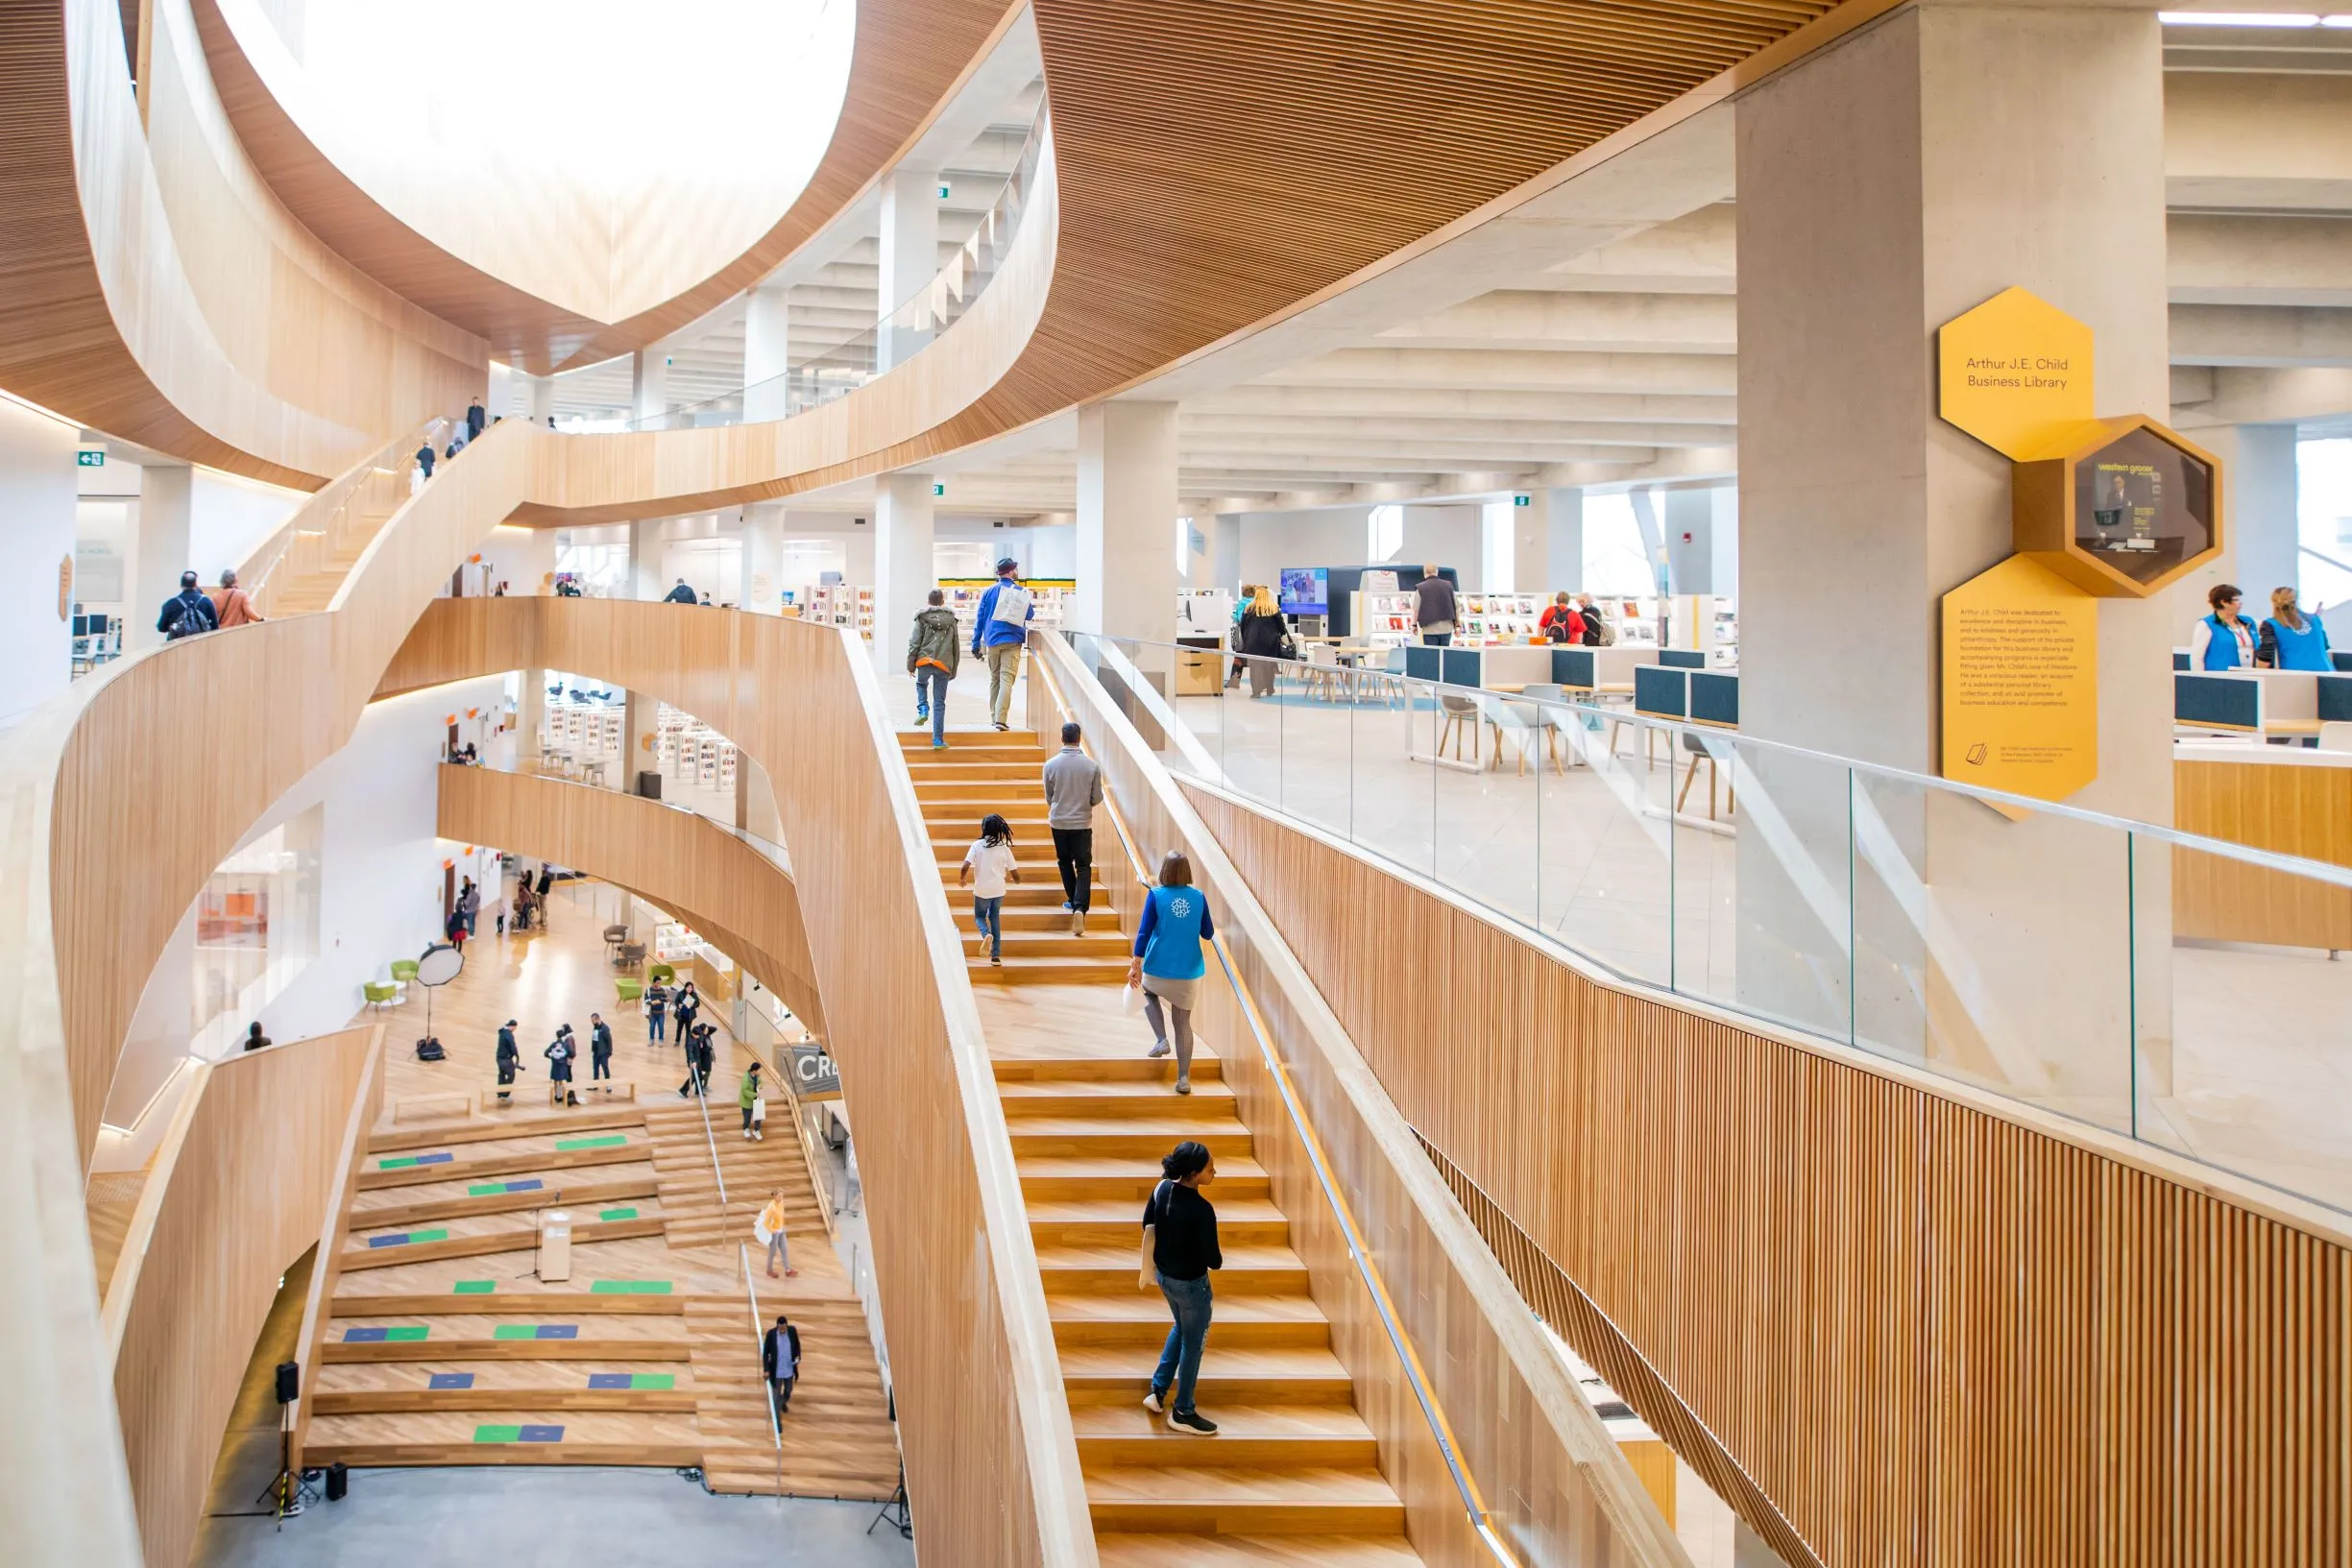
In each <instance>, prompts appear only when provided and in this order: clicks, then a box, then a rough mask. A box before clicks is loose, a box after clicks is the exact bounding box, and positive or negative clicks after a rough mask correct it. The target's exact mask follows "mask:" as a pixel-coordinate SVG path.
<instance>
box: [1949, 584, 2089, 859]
mask: <svg viewBox="0 0 2352 1568" xmlns="http://www.w3.org/2000/svg"><path fill="white" fill-rule="evenodd" d="M1943 775H1944V777H1945V778H1947V779H1953V780H1957V781H1959V782H1960V783H1963V784H1980V785H1982V786H1983V787H1985V788H1987V789H2000V790H2006V791H2007V792H2009V793H2010V794H2013V795H2030V796H2032V797H2033V798H2034V799H2036V800H2046V801H2056V800H2064V799H2066V797H2067V796H2069V795H2072V794H2073V793H2074V792H2075V791H2076V790H2078V789H2080V788H2081V787H2082V786H2083V785H2085V784H2089V783H2090V782H2091V781H2092V780H2093V779H2096V778H2097V777H2098V601H2097V599H2095V598H2093V597H2091V595H2089V594H2088V593H2085V592H2084V591H2082V590H2081V589H2079V588H2076V587H2075V586H2074V585H2073V583H2070V582H2068V581H2067V580H2066V579H2065V578H2063V577H2061V576H2059V575H2058V574H2057V573H2056V572H2054V571H2051V570H2050V569H2049V567H2045V566H2043V565H2042V564H2041V563H2040V562H2038V561H2035V560H2033V559H2031V558H2030V557H2026V556H2020V555H2013V556H2011V557H2010V558H2009V559H2008V560H2006V561H2003V562H2002V563H2001V564H2000V566H1998V567H1994V568H1993V569H1992V570H1990V571H1986V572H1982V573H1979V574H1978V575H1977V576H1976V577H1973V578H1971V579H1970V580H1969V581H1967V582H1965V583H1962V584H1961V585H1960V586H1959V587H1958V588H1955V589H1953V590H1952V591H1951V592H1949V593H1947V594H1945V595H1944V754H1943ZM1996 809H2000V810H2002V814H2003V815H2006V816H2010V817H2017V816H2022V815H2024V814H2025V813H2024V812H2022V811H2013V810H2006V809H2003V808H1996Z"/></svg>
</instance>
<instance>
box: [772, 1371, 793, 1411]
mask: <svg viewBox="0 0 2352 1568" xmlns="http://www.w3.org/2000/svg"><path fill="white" fill-rule="evenodd" d="M767 1381H768V1382H769V1383H771V1384H773V1385H775V1388H776V1413H777V1414H778V1415H782V1414H784V1413H785V1412H786V1411H789V1410H790V1409H791V1408H792V1385H793V1384H795V1383H798V1382H799V1381H800V1378H799V1377H798V1375H794V1376H791V1377H783V1378H769V1379H768V1380H767Z"/></svg>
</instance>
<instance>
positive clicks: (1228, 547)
mask: <svg viewBox="0 0 2352 1568" xmlns="http://www.w3.org/2000/svg"><path fill="white" fill-rule="evenodd" d="M1209 551H1210V563H1209V579H1208V581H1207V582H1205V583H1195V584H1194V585H1193V586H1194V587H1195V588H1222V589H1224V591H1226V592H1227V593H1230V592H1232V591H1234V590H1235V589H1236V588H1238V587H1239V586H1240V585H1241V580H1242V519H1241V514H1240V513H1238V512H1221V513H1219V514H1218V515H1217V517H1216V518H1215V519H1213V523H1212V526H1211V528H1210V532H1209Z"/></svg>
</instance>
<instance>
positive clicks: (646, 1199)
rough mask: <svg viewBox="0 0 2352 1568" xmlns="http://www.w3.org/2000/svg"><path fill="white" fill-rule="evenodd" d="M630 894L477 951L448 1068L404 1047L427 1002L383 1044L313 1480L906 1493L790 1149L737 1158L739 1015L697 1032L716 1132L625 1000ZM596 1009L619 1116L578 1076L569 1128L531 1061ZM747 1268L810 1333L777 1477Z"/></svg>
mask: <svg viewBox="0 0 2352 1568" xmlns="http://www.w3.org/2000/svg"><path fill="white" fill-rule="evenodd" d="M614 896H615V895H614V893H613V890H611V889H608V888H602V887H599V886H596V885H594V884H586V885H579V886H570V887H567V888H565V889H564V890H562V891H560V892H559V893H558V895H557V897H556V899H555V900H554V907H553V910H552V919H551V922H550V927H549V929H547V930H545V931H541V932H535V933H533V934H531V935H528V936H507V937H498V936H496V935H485V936H484V937H483V938H482V939H480V940H479V941H477V942H475V943H473V944H472V945H471V947H470V951H469V953H468V955H467V964H466V972H465V973H464V974H463V975H462V976H460V977H458V978H457V979H456V980H455V981H453V982H451V983H450V984H449V985H448V986H446V987H444V988H443V989H442V990H441V991H440V993H439V994H438V995H436V997H435V998H434V1002H433V1032H434V1033H435V1035H436V1036H438V1037H439V1038H440V1040H441V1041H442V1043H443V1046H444V1047H445V1049H447V1050H448V1051H449V1059H448V1060H447V1061H444V1062H436V1063H427V1062H420V1061H418V1060H417V1059H416V1057H415V1053H414V1051H413V1050H412V1049H408V1047H407V1043H408V1042H412V1041H413V1040H415V1038H416V1037H417V1036H418V1035H420V1034H422V1033H423V1032H424V1031H423V1023H424V1020H423V1009H422V1006H421V1004H420V1003H417V1002H410V1003H408V1004H406V1005H404V1006H403V1007H401V1008H399V1009H395V1010H394V1011H395V1013H396V1015H397V1016H395V1017H394V1018H392V1019H390V1020H388V1023H389V1025H390V1028H389V1029H388V1031H387V1032H388V1034H389V1035H390V1037H391V1038H392V1040H393V1041H394V1042H395V1045H394V1046H393V1047H392V1048H390V1049H391V1050H392V1059H391V1062H390V1063H389V1067H388V1073H387V1084H388V1093H387V1095H386V1098H385V1109H384V1114H383V1116H382V1117H381V1118H380V1119H379V1120H378V1122H377V1123H376V1128H375V1130H374V1133H373V1136H372V1138H371V1141H370V1146H369V1150H368V1157H367V1160H366V1163H365V1166H364V1168H363V1170H362V1173H361V1176H360V1180H359V1183H358V1187H357V1191H356V1192H355V1193H354V1194H353V1196H352V1205H351V1209H350V1212H349V1221H350V1233H349V1236H348V1237H347V1239H346V1240H345V1242H344V1245H343V1250H342V1258H343V1274H342V1277H341V1279H340V1280H339V1281H338V1283H337V1286H336V1291H335V1297H334V1308H333V1316H332V1320H331V1322H330V1323H329V1324H328V1328H327V1347H326V1353H325V1356H324V1357H323V1361H324V1364H323V1366H322V1367H321V1370H320V1374H319V1376H318V1378H317V1379H316V1380H315V1381H316V1387H317V1401H318V1402H317V1406H316V1410H315V1414H314V1417H313V1420H312V1422H311V1428H310V1456H311V1462H313V1463H318V1464H327V1463H331V1462H333V1461H335V1460H337V1459H341V1460H343V1461H345V1462H347V1463H350V1464H353V1465H384V1464H454V1465H472V1464H631V1465H661V1466H676V1467H687V1466H692V1467H699V1468H700V1469H701V1470H702V1471H703V1475H704V1479H705V1481H706V1482H707V1483H708V1484H710V1486H711V1487H712V1488H713V1489H714V1490H717V1491H734V1492H761V1493H772V1492H775V1491H777V1490H779V1489H780V1488H781V1490H783V1491H784V1492H786V1493H788V1494H790V1495H795V1496H813V1497H847V1498H860V1499H870V1500H877V1501H879V1500H880V1499H882V1498H885V1497H886V1496H888V1495H889V1493H890V1491H891V1489H892V1488H893V1487H894V1486H896V1485H897V1484H898V1451H897V1443H896V1437H895V1435H894V1434H893V1432H892V1430H891V1426H890V1420H889V1412H888V1408H887V1406H886V1404H885V1399H884V1396H883V1392H882V1381H881V1371H880V1368H879V1365H878V1364H877V1362H876V1360H875V1356H874V1351H873V1346H872V1343H871V1341H870V1339H868V1338H867V1334H866V1328H865V1320H864V1316H863V1314H862V1310H861V1307H860V1305H859V1303H858V1301H857V1299H856V1297H855V1295H854V1294H852V1292H851V1290H850V1286H849V1281H848V1278H847V1276H846V1275H845V1274H844V1272H843V1270H842V1267H841V1265H840V1262H839V1260H838V1258H837V1256H836V1254H835V1252H834V1249H833V1246H832V1244H831V1242H830V1239H829V1235H828V1231H827V1226H826V1216H825V1214H824V1213H823V1210H822V1207H821V1205H820V1202H819V1200H818V1198H817V1197H816V1195H815V1192H814V1189H813V1186H812V1183H811V1181H810V1177H809V1172H808V1167H807V1164H806V1160H805V1157H804V1155H803V1153H802V1150H801V1146H800V1145H799V1143H798V1142H797V1140H796V1137H795V1133H794V1130H793V1128H792V1126H791V1124H790V1122H789V1121H788V1118H787V1117H786V1116H785V1115H784V1114H783V1113H782V1112H781V1109H779V1111H778V1114H777V1116H776V1118H775V1119H774V1120H772V1121H771V1122H769V1124H768V1127H767V1130H766V1136H765V1137H764V1139H763V1140H762V1141H760V1142H757V1143H752V1142H747V1141H745V1140H744V1138H743V1136H742V1132H741V1119H740V1114H739V1113H738V1111H737V1109H736V1093H735V1086H736V1082H737V1077H738V1075H739V1073H740V1070H741V1068H742V1066H743V1064H744V1063H746V1062H747V1061H749V1060H751V1059H752V1058H753V1057H754V1055H755V1053H754V1052H752V1051H750V1050H749V1049H747V1048H745V1047H743V1046H741V1045H740V1044H738V1043H737V1042H736V1041H734V1040H733V1039H732V1038H731V1037H730V1036H729V1035H728V1034H727V1032H726V1019H725V1017H724V1013H725V1009H724V1008H711V1009H708V1010H706V1012H705V1014H704V1017H705V1018H706V1020H708V1021H709V1022H712V1023H715V1024H717V1025H719V1026H720V1029H721V1033H720V1036H719V1063H718V1067H717V1070H716V1071H715V1073H714V1075H713V1079H712V1091H713V1094H714V1097H715V1098H714V1100H713V1102H712V1104H711V1106H710V1112H711V1119H710V1122H709V1123H708V1126H707V1128H706V1124H705V1122H704V1119H703V1107H702V1105H701V1102H699V1101H698V1100H694V1099H691V1098H681V1097H680V1096H679V1095H678V1093H677V1090H678V1084H679V1082H680V1080H681V1079H682V1078H683V1077H684V1076H685V1069H684V1064H683V1058H682V1056H681V1054H680V1053H679V1051H678V1049H677V1048H676V1047H675V1046H674V1044H656V1043H652V1042H649V1041H648V1040H647V1039H646V1036H645V1025H644V1022H643V1018H642V1017H640V1016H639V1014H638V1013H637V1011H636V1009H634V1008H625V1009H624V1008H622V1007H620V1006H619V1005H618V1004H617V1003H616V1001H615V1000H614V999H615V990H614V986H613V977H614V976H615V974H616V973H617V972H616V971H615V970H614V969H613V968H612V967H611V965H610V964H609V963H608V962H607V961H606V958H605V950H604V946H603V942H602V939H601V934H600V933H601V931H602V928H603V925H604V923H605V911H603V910H600V909H599V908H598V907H597V904H598V902H599V901H600V900H601V901H604V902H605V903H607V904H608V905H609V902H610V901H611V900H612V899H613V898H614ZM592 1011H596V1012H601V1013H603V1015H604V1017H605V1021H606V1022H607V1023H609V1024H611V1025H613V1030H614V1042H615V1049H614V1055H613V1070H614V1078H613V1080H612V1081H613V1083H614V1085H615V1088H616V1090H617V1091H618V1092H617V1093H615V1094H613V1095H611V1096H609V1097H608V1096H606V1095H605V1094H603V1093H602V1092H600V1087H599V1086H598V1085H596V1084H594V1083H593V1082H592V1081H591V1080H589V1079H588V1078H587V1076H586V1073H587V1064H586V1063H585V1062H582V1063H580V1064H579V1069H578V1070H579V1073H580V1074H581V1076H580V1078H579V1080H578V1081H577V1082H576V1083H575V1085H574V1087H575V1089H576V1090H578V1091H579V1092H580V1100H581V1103H580V1105H579V1106H578V1107H577V1108H576V1109H575V1108H570V1107H560V1108H559V1107H555V1106H553V1105H551V1104H550V1101H549V1097H548V1092H547V1082H546V1072H545V1068H546V1062H545V1060H544V1059H543V1058H542V1057H541V1056H540V1054H539V1053H540V1050H541V1049H542V1048H543V1047H544V1046H545V1044H546V1042H547V1041H548V1040H549V1039H551V1038H553V1036H554V1032H555V1027H556V1025H558V1024H563V1023H569V1024H570V1025H572V1027H573V1029H574V1031H575V1032H577V1033H578V1034H579V1035H580V1036H582V1037H583V1038H585V1037H586V1035H587V1033H588V1029H589V1014H590V1013H591V1012H592ZM508 1018H513V1019H516V1020H517V1021H518V1024H519V1026H518V1029H517V1035H518V1037H519V1038H520V1040H521V1043H522V1049H523V1060H524V1064H525V1068H526V1072H525V1075H524V1076H523V1077H522V1079H521V1081H520V1082H519V1083H518V1084H517V1085H516V1087H515V1090H514V1099H513V1102H512V1103H511V1104H509V1105H506V1106H503V1107H501V1106H498V1105H497V1104H496V1103H495V1102H493V1103H491V1104H489V1105H487V1106H485V1105H484V1103H483V1099H484V1094H485V1092H486V1091H488V1090H490V1089H491V1088H492V1087H493V1085H494V1083H495V1076H496V1074H495V1072H494V1070H493V1062H494V1060H495V1050H496V1042H497V1026H498V1025H500V1024H501V1023H503V1022H505V1020H507V1019H508ZM764 1065H766V1066H767V1067H769V1068H770V1069H771V1070H772V1067H773V1064H772V1063H767V1064H764ZM769 1075H770V1076H771V1077H772V1071H771V1073H770V1074H769ZM457 1095H463V1096H467V1097H469V1098H471V1100H472V1102H473V1110H472V1111H471V1113H470V1114H469V1115H467V1116H466V1117H463V1118H451V1117H429V1118H424V1119H419V1118H417V1117H416V1116H415V1115H414V1114H413V1113H415V1112H416V1111H417V1110H419V1109H420V1108H421V1107H429V1106H430V1105H431V1103H432V1102H433V1100H434V1099H435V1098H443V1099H447V1098H449V1097H451V1096H457ZM403 1101H406V1102H408V1103H407V1105H406V1107H405V1110H406V1112H407V1113H409V1114H407V1115H403V1103H402V1102H403ZM771 1104H773V1105H775V1106H777V1107H779V1108H780V1107H781V1106H782V1104H783V1101H782V1098H781V1097H777V1098H774V1099H773V1100H771ZM714 1146H715V1147H716V1150H717V1152H718V1155H719V1161H720V1171H721V1173H722V1175H723V1179H724V1183H725V1200H724V1201H723V1202H722V1201H721V1198H720V1186H719V1180H720V1178H719V1177H715V1176H714V1173H713V1170H712V1151H713V1148H714ZM777 1189H782V1190H783V1191H784V1193H785V1194H786V1208H787V1212H788V1216H789V1222H788V1227H787V1229H788V1235H789V1236H790V1238H791V1243H792V1262H793V1264H794V1266H796V1267H797V1268H798V1270H799V1272H798V1275H797V1277H794V1278H790V1279H785V1278H775V1279H771V1278H769V1277H767V1276H766V1274H765V1273H764V1272H763V1271H761V1270H762V1266H763V1263H764V1260H763V1258H762V1257H761V1255H760V1253H759V1251H758V1249H757V1247H756V1243H754V1242H753V1241H752V1220H753V1217H754V1216H755V1215H756V1214H757V1213H758V1211H759V1209H760V1208H761V1206H762V1205H763V1204H764V1203H765V1201H766V1199H767V1195H768V1194H769V1193H770V1192H773V1191H775V1190H777ZM558 1204H560V1205H562V1206H563V1207H564V1208H565V1210H566V1211H567V1212H569V1213H570V1215H571V1218H572V1235H573V1244H572V1250H571V1269H570V1278H569V1279H568V1280H564V1281H561V1282H546V1281H542V1280H541V1279H540V1278H539V1277H538V1274H537V1268H538V1265H539V1257H538V1253H537V1251H536V1244H535V1243H536V1236H537V1226H538V1222H539V1216H540V1212H541V1211H542V1210H543V1209H545V1208H548V1207H553V1206H555V1205H558ZM746 1245H749V1246H752V1247H753V1255H752V1259H751V1262H752V1267H753V1269H754V1272H755V1278H754V1284H755V1285H756V1286H757V1289H758V1293H759V1304H760V1308H761V1310H762V1316H763V1318H764V1320H765V1321H768V1322H772V1321H773V1320H774V1318H775V1317H776V1316H777V1315H780V1314H781V1315H788V1316H790V1317H791V1319H792V1321H793V1322H794V1324H795V1325H796V1326H797V1327H798V1328H799V1329H800V1334H801V1345H802V1357H803V1360H802V1376H801V1382H800V1385H799V1387H798V1388H797V1389H796V1391H795V1392H794V1395H793V1400H792V1408H791V1410H790V1411H789V1413H788V1414H787V1415H786V1416H785V1417H784V1421H783V1444H782V1449H781V1453H780V1452H779V1448H778V1444H777V1441H776V1438H775V1435H774V1433H773V1432H772V1430H771V1428H770V1426H769V1419H768V1413H767V1401H766V1392H765V1387H764V1383H763V1381H762V1379H761V1376H760V1355H759V1343H758V1339H757V1338H756V1336H755V1328H754V1323H755V1319H754V1317H753V1314H752V1306H751V1301H750V1299H749V1297H748V1295H747V1293H746V1291H745V1284H744V1276H743V1256H742V1252H741V1250H740V1249H741V1248H742V1247H743V1246H746Z"/></svg>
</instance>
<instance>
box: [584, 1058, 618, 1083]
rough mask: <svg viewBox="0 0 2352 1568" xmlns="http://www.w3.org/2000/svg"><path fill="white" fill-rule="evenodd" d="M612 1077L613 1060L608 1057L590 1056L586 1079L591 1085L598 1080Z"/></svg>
mask: <svg viewBox="0 0 2352 1568" xmlns="http://www.w3.org/2000/svg"><path fill="white" fill-rule="evenodd" d="M612 1075H613V1059H612V1058H611V1057H610V1056H591V1057H590V1058H589V1059H588V1077H589V1081H590V1082H592V1083H593V1082H594V1081H595V1080H596V1079H598V1078H609V1077H611V1076H612Z"/></svg>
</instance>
